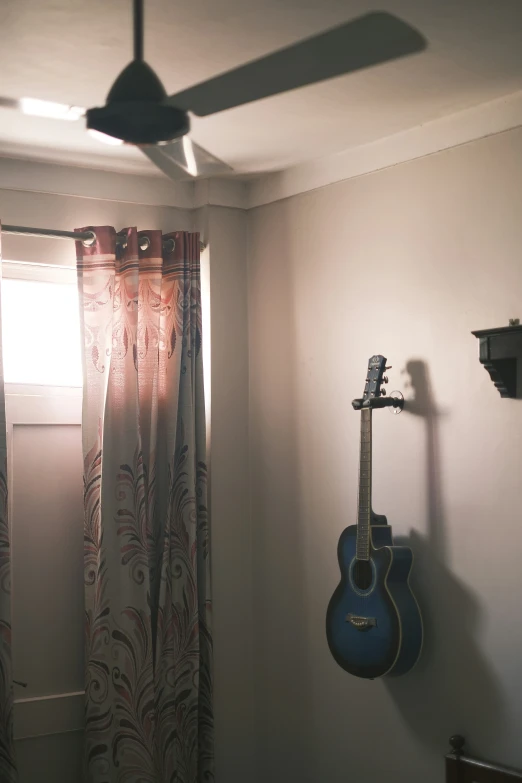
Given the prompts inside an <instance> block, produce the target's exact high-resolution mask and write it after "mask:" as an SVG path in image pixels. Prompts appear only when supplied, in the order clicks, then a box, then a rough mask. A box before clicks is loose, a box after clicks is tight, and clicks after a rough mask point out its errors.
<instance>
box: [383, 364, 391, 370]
mask: <svg viewBox="0 0 522 783" xmlns="http://www.w3.org/2000/svg"><path fill="white" fill-rule="evenodd" d="M384 369H385V370H391V369H392V366H391V364H390V365H389V366H388V367H385V368H384Z"/></svg>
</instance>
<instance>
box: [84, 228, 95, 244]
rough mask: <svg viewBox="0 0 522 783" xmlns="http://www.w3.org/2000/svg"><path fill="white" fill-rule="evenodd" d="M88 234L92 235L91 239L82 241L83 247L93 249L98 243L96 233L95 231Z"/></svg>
mask: <svg viewBox="0 0 522 783" xmlns="http://www.w3.org/2000/svg"><path fill="white" fill-rule="evenodd" d="M86 233H88V234H90V237H88V238H87V239H82V245H83V246H84V247H92V246H93V245H94V243H95V242H96V234H95V233H94V231H88V232H86Z"/></svg>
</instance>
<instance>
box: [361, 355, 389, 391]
mask: <svg viewBox="0 0 522 783" xmlns="http://www.w3.org/2000/svg"><path fill="white" fill-rule="evenodd" d="M386 369H390V368H387V367H386V357H385V356H381V355H380V354H377V355H375V356H372V357H370V359H369V361H368V373H367V375H366V384H365V386H364V392H363V396H362V399H363V402H366V401H367V400H371V399H374V398H375V397H380V396H381V395H383V396H384V395H385V394H386V391H385V390H384V389H382V390H381V385H382V384H383V383H388V378H386V376H385V375H384V371H385V370H386Z"/></svg>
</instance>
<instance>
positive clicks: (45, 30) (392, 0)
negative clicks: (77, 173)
mask: <svg viewBox="0 0 522 783" xmlns="http://www.w3.org/2000/svg"><path fill="white" fill-rule="evenodd" d="M370 10H386V11H390V12H392V13H395V14H397V15H398V16H400V17H402V18H403V19H404V20H405V21H407V22H409V23H410V24H412V25H413V26H415V27H416V28H417V29H418V30H420V32H422V33H423V34H424V36H425V37H426V38H427V39H428V42H429V48H428V50H427V51H426V52H424V53H422V54H420V55H416V56H414V57H410V58H406V59H404V60H401V61H397V62H394V63H388V64H385V65H381V66H378V67H375V68H372V69H369V70H366V71H362V72H358V73H355V74H353V75H350V76H346V77H341V78H338V79H334V80H332V81H329V82H325V83H322V84H318V85H314V86H310V87H306V88H303V89H301V90H296V91H294V92H291V93H287V94H284V95H280V96H277V97H274V98H267V99H265V100H262V101H259V102H257V103H255V104H250V105H246V106H242V107H240V108H237V109H231V110H229V111H226V112H222V113H221V114H217V115H214V116H211V117H206V118H194V119H193V123H192V128H193V131H192V137H193V139H194V140H195V141H197V142H198V143H200V144H201V145H203V146H204V147H206V148H207V149H208V150H209V151H210V152H212V153H213V154H215V155H217V156H218V157H220V158H222V159H223V160H225V161H226V162H227V163H229V164H230V165H231V166H233V167H234V168H235V169H236V170H237V171H238V172H239V173H242V174H252V173H255V172H262V171H273V170H279V169H283V168H286V167H288V166H291V165H294V164H297V163H302V162H305V161H308V160H311V159H313V158H318V157H321V156H325V155H330V154H333V153H335V152H340V151H342V150H346V149H349V148H353V147H357V146H359V145H361V144H365V143H368V142H371V141H375V140H377V139H380V138H383V137H386V136H390V135H392V134H394V133H398V132H400V131H403V130H407V129H409V128H412V127H415V126H418V125H421V124H423V123H426V122H429V121H430V120H434V119H437V118H440V117H442V116H444V115H447V114H451V113H454V112H456V111H459V110H461V109H464V108H467V107H470V106H476V105H478V104H480V103H484V102H486V101H489V100H492V99H494V98H497V97H500V96H502V95H507V94H509V93H512V92H515V91H517V90H520V89H522V46H521V35H522V33H521V30H522V2H521V1H520V0H495V2H491V0H383V1H382V2H380V3H375V4H374V3H369V2H362V0H262V2H259V0H146V3H145V23H146V37H145V56H146V59H147V60H148V61H149V63H150V64H151V65H152V67H153V68H154V69H156V71H157V72H158V74H159V76H160V77H161V78H162V80H163V82H164V84H165V86H166V88H167V91H168V92H169V93H174V92H177V91H179V90H181V89H184V88H186V87H188V86H190V85H191V84H194V83H196V82H199V81H202V80H204V79H207V78H209V77H210V76H213V75H216V74H217V73H220V72H222V71H225V70H228V69H230V68H233V67H234V66H237V65H239V64H241V63H244V62H246V61H248V60H251V59H254V58H256V57H259V56H261V55H264V54H267V53H268V52H271V51H273V50H275V49H277V48H280V47H283V46H285V45H287V44H290V43H293V42H295V41H297V40H299V39H301V38H304V37H307V36H310V35H313V34H314V33H317V32H320V31H322V30H325V29H328V28H329V27H332V26H334V25H336V24H339V23H342V22H345V21H348V20H349V19H351V18H353V17H356V16H358V15H360V14H363V13H366V12H368V11H370ZM131 48H132V34H131V1H130V0H110V2H108V1H107V0H89V2H88V3H86V2H85V0H0V74H1V79H0V94H1V95H2V96H3V97H10V98H21V97H25V96H28V97H32V98H42V99H47V100H52V101H58V102H63V103H72V104H76V105H81V106H87V107H88V106H95V105H100V104H102V103H103V102H104V99H105V96H106V94H107V92H108V89H109V87H110V85H111V83H112V81H113V80H114V78H115V77H116V75H117V74H118V73H119V71H120V70H121V69H122V68H123V67H124V66H125V65H126V64H127V62H128V61H129V60H130V59H131ZM0 155H4V156H6V155H10V156H16V157H29V158H34V159H39V160H42V159H44V160H56V161H66V162H72V163H76V164H78V165H83V166H98V167H100V168H108V169H112V168H114V169H115V170H123V171H125V170H128V171H143V172H148V173H153V172H155V171H156V170H155V169H154V167H153V166H152V164H151V163H150V162H149V161H148V160H147V159H145V158H144V157H143V156H142V155H141V153H140V152H139V151H138V150H136V149H134V148H112V147H107V146H105V145H103V144H100V143H99V142H96V141H95V140H93V139H91V138H90V137H89V136H88V135H87V134H86V133H85V130H84V128H83V123H82V121H80V122H78V123H67V122H59V121H55V120H43V119H40V118H35V117H26V116H23V115H18V114H17V113H15V112H12V111H9V110H7V109H0Z"/></svg>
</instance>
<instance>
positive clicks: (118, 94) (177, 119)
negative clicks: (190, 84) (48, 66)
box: [86, 60, 190, 145]
mask: <svg viewBox="0 0 522 783" xmlns="http://www.w3.org/2000/svg"><path fill="white" fill-rule="evenodd" d="M166 98H167V93H166V91H165V88H164V87H163V85H162V83H161V81H160V80H159V79H158V77H157V75H156V74H155V73H154V71H153V70H152V68H151V67H150V66H149V65H147V63H146V62H144V61H143V60H133V62H131V63H129V65H128V66H127V67H126V68H125V69H124V70H123V71H122V72H121V74H120V75H119V76H118V78H117V79H116V81H115V83H114V84H113V86H112V88H111V90H110V92H109V95H108V96H107V103H106V105H105V106H102V107H100V108H95V109H89V110H88V111H87V115H86V118H87V127H88V128H89V129H92V130H96V131H99V132H100V133H105V134H106V135H107V136H113V137H114V138H116V139H122V141H125V142H127V143H128V144H137V145H141V144H143V145H146V144H167V143H168V142H170V141H173V140H174V139H178V138H179V137H180V136H184V135H185V134H186V133H188V131H189V130H190V120H189V116H188V114H187V112H186V111H183V109H178V108H176V107H175V106H171V105H169V104H167V103H165V99H166Z"/></svg>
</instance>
